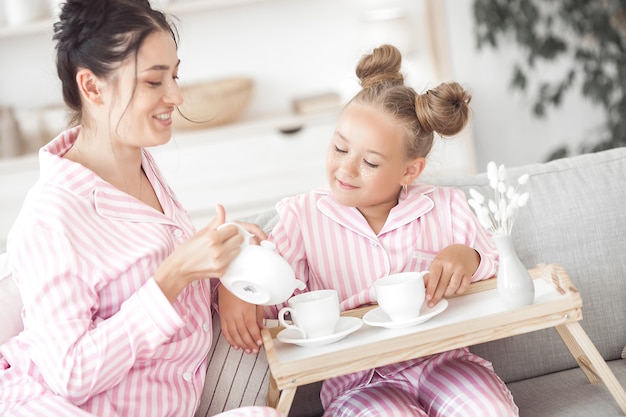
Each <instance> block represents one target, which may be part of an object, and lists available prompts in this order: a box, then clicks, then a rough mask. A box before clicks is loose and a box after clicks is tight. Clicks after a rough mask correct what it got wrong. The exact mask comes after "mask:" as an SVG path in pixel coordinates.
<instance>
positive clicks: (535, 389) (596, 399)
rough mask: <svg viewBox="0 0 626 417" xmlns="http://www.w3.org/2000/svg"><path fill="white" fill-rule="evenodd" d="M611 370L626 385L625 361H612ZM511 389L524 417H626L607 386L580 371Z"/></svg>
mask: <svg viewBox="0 0 626 417" xmlns="http://www.w3.org/2000/svg"><path fill="white" fill-rule="evenodd" d="M608 366H609V368H610V369H611V371H612V372H613V374H614V375H615V376H616V377H617V379H618V380H620V381H626V366H624V361H622V360H621V359H619V360H614V361H609V362H608ZM508 387H509V389H510V390H511V393H512V394H513V398H515V402H516V403H517V404H518V406H519V407H520V416H522V417H546V416H550V417H598V416H611V417H613V416H623V415H624V414H623V413H622V412H621V410H620V408H619V406H618V405H617V403H616V402H615V400H614V399H613V397H612V396H611V394H610V392H609V390H608V389H606V386H605V385H604V384H602V383H599V384H590V383H589V381H588V380H587V378H586V377H585V374H584V373H583V372H582V371H581V370H580V369H578V368H576V369H570V370H567V371H561V372H557V373H554V374H546V375H543V376H539V377H536V378H531V379H527V380H524V381H517V382H513V383H510V384H508Z"/></svg>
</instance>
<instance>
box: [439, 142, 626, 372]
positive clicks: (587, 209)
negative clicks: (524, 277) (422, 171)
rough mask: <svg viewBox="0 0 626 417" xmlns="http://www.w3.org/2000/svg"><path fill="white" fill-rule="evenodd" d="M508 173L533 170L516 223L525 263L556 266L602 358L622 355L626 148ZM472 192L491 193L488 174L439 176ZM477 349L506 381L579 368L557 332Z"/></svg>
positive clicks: (624, 333)
mask: <svg viewBox="0 0 626 417" xmlns="http://www.w3.org/2000/svg"><path fill="white" fill-rule="evenodd" d="M507 173H508V175H509V176H510V178H518V177H519V176H520V175H522V174H523V173H528V174H530V179H529V181H528V184H527V190H528V191H529V192H530V199H529V201H528V204H527V206H525V207H522V208H521V209H520V211H519V216H518V218H517V220H516V222H515V225H514V227H513V232H512V236H513V240H514V244H515V247H516V250H517V252H518V255H519V256H520V258H521V260H522V262H523V263H524V265H526V266H527V267H528V268H531V267H533V266H535V265H536V264H537V263H558V264H561V265H562V266H563V267H564V268H565V270H566V271H567V272H568V274H569V276H570V278H571V280H572V282H573V284H574V285H575V286H576V287H577V288H578V290H579V291H580V294H581V297H582V300H583V310H582V312H583V320H582V322H581V325H582V326H583V328H584V329H585V331H586V332H587V334H588V335H589V337H590V338H591V340H592V341H593V343H594V344H595V346H596V347H597V348H598V350H599V351H600V353H601V354H602V356H603V357H604V358H605V360H613V359H617V358H619V357H620V356H621V353H622V350H623V348H624V344H625V342H626V330H625V327H624V323H626V308H624V299H623V298H624V294H626V279H624V273H625V271H626V257H625V256H624V248H625V246H626V240H625V239H624V233H625V231H626V208H625V206H624V201H625V199H624V198H625V197H626V192H625V189H626V188H625V185H624V181H625V178H626V148H617V149H612V150H608V151H604V152H599V153H592V154H585V155H579V156H575V157H571V158H566V159H560V160H555V161H551V162H548V163H542V164H531V165H526V166H521V167H515V168H507ZM431 182H433V183H437V184H442V185H452V186H455V187H457V188H460V189H462V190H464V191H465V192H466V194H467V195H468V196H469V192H468V190H469V188H476V189H477V190H478V191H480V192H481V193H483V194H485V195H488V194H487V193H488V192H489V191H490V188H489V186H488V181H487V178H486V175H485V174H479V175H474V176H467V177H461V178H447V179H434V180H433V181H431ZM472 351H474V352H475V353H477V354H478V355H480V356H482V357H485V358H486V359H488V360H491V361H492V362H493V365H494V368H495V369H496V371H497V372H498V374H499V375H501V376H502V378H503V379H504V380H505V381H506V382H510V381H516V380H520V379H524V378H529V377H533V376H537V375H543V374H546V373H550V372H556V371H560V370H563V369H568V368H572V367H575V366H577V364H576V362H575V361H574V359H573V358H572V355H571V354H570V352H569V351H568V350H567V349H566V347H565V345H564V344H563V342H562V340H561V339H560V337H559V336H558V335H557V333H556V332H555V331H554V330H552V329H548V330H544V331H540V332H535V333H531V334H526V335H521V336H515V337H511V338H507V339H503V340H500V341H495V342H490V343H488V344H485V345H478V346H474V347H472Z"/></svg>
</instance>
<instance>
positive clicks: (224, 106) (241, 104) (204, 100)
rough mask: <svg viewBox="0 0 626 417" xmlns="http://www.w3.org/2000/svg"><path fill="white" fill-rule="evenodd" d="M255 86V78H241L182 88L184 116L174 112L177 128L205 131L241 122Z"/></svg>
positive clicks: (181, 111)
mask: <svg viewBox="0 0 626 417" xmlns="http://www.w3.org/2000/svg"><path fill="white" fill-rule="evenodd" d="M253 86H254V82H253V81H252V79H251V78H246V77H238V78H226V79H220V80H212V81H207V82H203V83H198V84H190V85H187V86H183V87H181V92H182V95H183V99H184V103H183V104H182V105H181V106H180V107H179V110H180V113H182V115H181V114H180V113H179V112H178V111H174V113H173V115H172V127H173V129H174V130H191V129H203V128H206V127H211V126H218V125H223V124H227V123H231V122H233V121H235V120H237V118H239V117H240V116H241V114H242V113H243V111H244V110H245V109H246V106H247V105H248V103H249V102H250V98H251V97H252V90H253ZM183 115H184V116H183Z"/></svg>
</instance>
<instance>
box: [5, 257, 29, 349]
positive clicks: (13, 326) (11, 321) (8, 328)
mask: <svg viewBox="0 0 626 417" xmlns="http://www.w3.org/2000/svg"><path fill="white" fill-rule="evenodd" d="M0 300H2V302H1V303H0V323H2V326H0V344H2V343H3V342H4V341H5V340H7V339H8V338H10V337H12V336H15V335H16V334H18V333H19V332H21V331H22V330H23V329H24V326H23V325H22V316H21V312H22V299H21V298H20V292H19V290H18V289H17V286H16V285H15V282H14V281H13V278H11V271H10V269H9V259H8V255H7V254H6V252H5V253H0Z"/></svg>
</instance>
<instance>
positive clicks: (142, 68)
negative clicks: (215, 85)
mask: <svg viewBox="0 0 626 417" xmlns="http://www.w3.org/2000/svg"><path fill="white" fill-rule="evenodd" d="M179 62H180V61H179V59H178V53H177V50H176V43H175V42H174V39H173V38H172V36H171V34H169V33H166V32H162V31H158V32H154V33H152V34H150V35H148V37H147V38H146V39H145V41H144V42H143V44H142V45H141V47H140V49H139V51H138V53H137V59H136V60H135V58H134V57H131V58H130V59H129V60H127V61H126V62H124V63H123V64H122V65H121V66H120V67H119V68H118V70H117V71H116V73H115V75H114V76H113V77H112V79H111V80H110V82H109V83H107V84H108V85H109V86H110V89H109V94H108V100H109V103H110V107H109V111H110V117H108V123H109V125H110V129H111V133H112V136H113V137H116V138H118V140H119V141H120V142H122V143H124V144H126V145H130V146H141V147H144V146H155V145H162V144H164V143H166V142H168V141H169V139H170V137H171V125H172V112H173V111H174V110H175V108H176V107H177V106H179V105H181V104H182V102H183V99H182V96H181V92H180V89H179V87H178V82H177V79H178V65H179Z"/></svg>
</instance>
